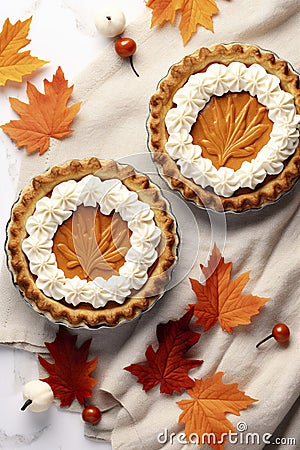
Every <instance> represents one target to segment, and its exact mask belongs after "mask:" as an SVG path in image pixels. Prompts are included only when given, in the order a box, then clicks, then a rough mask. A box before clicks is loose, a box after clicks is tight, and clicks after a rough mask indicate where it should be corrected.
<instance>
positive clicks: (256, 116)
mask: <svg viewBox="0 0 300 450" xmlns="http://www.w3.org/2000/svg"><path fill="white" fill-rule="evenodd" d="M255 108H256V109H255ZM204 111H205V113H203V114H200V116H199V118H198V121H197V127H198V129H199V130H201V134H202V136H203V137H204V138H203V139H201V141H200V145H201V146H203V147H205V149H206V151H207V152H208V153H209V154H210V155H213V156H215V157H216V158H217V164H216V166H217V168H219V167H221V166H225V165H226V163H227V161H228V160H229V158H243V157H244V158H245V157H247V156H251V155H254V154H255V152H256V151H257V149H256V141H257V140H258V139H259V138H261V136H262V135H263V134H264V133H265V132H266V131H267V130H268V129H269V125H268V124H266V123H262V120H263V118H264V116H265V114H266V112H265V111H266V110H265V107H264V106H262V105H258V109H257V100H256V99H255V98H254V97H251V96H249V99H248V101H247V102H246V103H245V104H244V106H243V107H242V108H241V109H240V111H237V108H236V105H235V102H234V101H233V99H232V96H231V95H227V96H226V101H223V102H221V101H220V99H218V98H216V97H212V99H211V104H210V108H209V109H207V110H204Z"/></svg>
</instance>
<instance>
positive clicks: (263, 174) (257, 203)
mask: <svg viewBox="0 0 300 450" xmlns="http://www.w3.org/2000/svg"><path fill="white" fill-rule="evenodd" d="M299 114H300V82H299V75H298V74H297V73H296V72H295V71H294V70H293V68H292V67H291V66H290V65H289V64H288V63H287V62H286V61H283V60H281V59H280V58H278V57H277V56H276V55H275V54H274V53H272V52H269V51H265V50H262V49H260V48H258V47H256V46H253V45H245V44H228V45H224V44H222V45H221V44H218V45H215V46H213V47H211V48H206V47H203V48H200V49H199V50H197V51H195V52H194V53H193V54H191V55H188V56H186V57H185V58H184V59H183V60H182V61H180V62H179V63H177V64H174V65H173V66H172V67H171V68H170V70H169V72H168V74H167V76H166V77H165V78H163V79H162V80H161V82H160V83H159V86H158V89H157V91H156V93H155V94H154V95H153V96H152V98H151V100H150V114H149V119H148V122H147V127H148V133H149V149H150V151H151V152H152V156H153V160H154V162H155V163H156V164H157V167H158V169H159V172H160V173H161V175H162V177H163V178H164V179H165V180H166V181H167V183H168V184H169V186H170V187H171V188H172V189H175V190H177V191H179V192H180V193H181V194H182V195H183V197H184V198H186V199H187V200H191V201H193V202H195V203H196V204H197V205H199V206H202V207H206V208H210V209H214V210H217V211H224V210H225V211H235V212H242V211H246V210H248V209H256V208H261V207H262V206H264V205H265V204H268V203H271V202H274V201H275V200H277V199H279V198H280V197H281V196H282V194H284V193H285V192H287V191H289V190H290V189H291V188H292V186H293V185H294V184H295V182H296V181H297V180H298V178H299V173H300V146H299V122H300V116H299Z"/></svg>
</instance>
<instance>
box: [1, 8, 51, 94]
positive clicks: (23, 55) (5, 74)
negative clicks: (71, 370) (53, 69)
mask: <svg viewBox="0 0 300 450" xmlns="http://www.w3.org/2000/svg"><path fill="white" fill-rule="evenodd" d="M31 20H32V17H30V18H29V19H27V20H24V22H22V21H21V20H18V21H17V22H16V23H15V24H14V25H13V24H11V23H10V21H9V19H6V21H5V22H4V24H3V28H2V32H1V33H0V86H4V85H5V84H6V82H7V81H8V80H11V81H18V82H20V81H22V78H23V76H24V75H29V74H31V73H32V72H33V71H34V70H36V69H38V68H39V67H41V66H43V65H44V64H46V63H47V62H48V61H43V60H41V59H38V58H37V57H35V56H31V55H30V51H29V50H26V51H23V52H20V50H21V48H23V47H25V46H26V45H28V44H29V42H30V39H27V35H28V32H29V28H30V24H31Z"/></svg>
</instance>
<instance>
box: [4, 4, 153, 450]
mask: <svg viewBox="0 0 300 450" xmlns="http://www.w3.org/2000/svg"><path fill="white" fill-rule="evenodd" d="M105 3H108V4H111V3H112V2H111V1H110V0H85V1H82V0H51V1H49V0H2V1H1V7H0V28H1V29H2V24H3V22H4V21H5V19H6V18H7V17H9V18H10V21H11V22H12V23H15V22H16V21H17V20H19V19H20V20H24V19H26V18H28V17H30V16H31V15H32V16H33V19H32V24H31V29H30V35H29V37H30V38H31V40H32V41H31V43H30V44H29V46H28V48H30V50H31V54H32V55H35V56H38V57H40V58H41V59H45V60H48V61H50V63H49V64H47V65H46V66H44V68H42V69H41V70H40V71H38V72H36V73H35V74H33V75H32V76H29V77H26V80H30V81H31V82H32V83H34V84H35V85H36V86H37V87H38V89H40V90H42V89H43V79H44V78H47V79H50V78H52V75H53V73H54V72H55V71H56V69H57V67H58V66H59V65H61V66H62V68H63V71H64V73H65V76H66V78H67V79H68V80H70V81H72V80H73V79H74V78H75V77H76V75H77V74H78V73H79V72H80V70H81V69H82V68H83V67H85V66H86V65H87V64H88V63H89V62H90V61H92V60H93V58H95V57H96V56H97V55H99V53H100V52H101V51H102V49H103V48H104V47H105V46H106V44H107V41H108V39H107V38H104V37H102V36H99V34H98V33H97V30H96V28H95V26H94V15H95V12H96V11H97V9H99V7H101V5H103V4H105ZM114 3H115V4H116V5H118V6H120V7H121V8H122V10H123V11H124V13H125V15H126V19H127V23H130V22H131V21H133V20H134V19H135V18H136V17H137V16H138V15H139V14H140V13H141V12H142V11H144V9H145V4H144V2H143V0H126V1H121V0H114ZM149 17H150V16H149ZM25 91H26V83H22V84H17V83H8V84H7V85H6V86H5V87H0V104H1V108H0V124H4V123H7V122H8V121H9V120H11V119H14V118H17V116H16V114H15V113H14V112H13V111H12V109H11V107H10V104H9V97H17V98H19V99H21V100H23V101H27V98H26V94H25ZM0 147H1V148H0V186H1V189H0V205H1V209H0V248H1V259H2V257H3V253H4V251H3V245H4V241H5V226H6V222H7V220H8V217H9V212H10V207H11V204H12V203H13V201H14V200H15V198H16V184H17V179H18V171H19V164H20V157H21V154H22V151H20V150H18V149H17V147H16V146H15V144H13V143H12V142H11V141H10V139H9V138H8V137H7V136H6V135H5V134H4V133H3V132H2V131H1V130H0ZM29 157H30V156H29ZM0 360H1V383H0V400H1V413H0V448H1V449H17V448H21V449H24V450H25V449H30V450H34V449H35V450H40V449H43V450H50V449H51V450H56V449H60V450H70V449H86V450H89V449H95V448H96V447H97V448H99V449H101V450H108V449H110V448H111V447H110V445H109V444H108V443H99V442H95V441H90V440H88V439H86V438H84V436H83V423H82V422H81V418H80V415H78V414H74V413H70V412H67V411H61V410H57V409H56V407H55V406H52V407H51V408H50V410H49V411H47V412H45V413H39V414H36V413H31V412H29V411H26V412H21V411H20V407H21V406H22V385H23V384H24V383H25V382H26V381H29V380H30V379H35V378H38V375H37V362H36V357H35V356H34V355H31V354H29V353H27V352H23V351H19V350H15V349H11V348H8V347H5V346H0Z"/></svg>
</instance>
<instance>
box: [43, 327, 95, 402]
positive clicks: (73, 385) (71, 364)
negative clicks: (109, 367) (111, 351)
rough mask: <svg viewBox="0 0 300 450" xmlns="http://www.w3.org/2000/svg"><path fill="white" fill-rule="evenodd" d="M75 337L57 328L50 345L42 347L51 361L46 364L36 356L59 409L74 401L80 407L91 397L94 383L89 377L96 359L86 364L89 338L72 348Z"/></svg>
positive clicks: (63, 329) (48, 343)
mask: <svg viewBox="0 0 300 450" xmlns="http://www.w3.org/2000/svg"><path fill="white" fill-rule="evenodd" d="M76 341H77V336H74V335H72V334H70V333H69V332H68V331H67V330H66V328H65V327H63V326H61V327H60V328H59V331H58V333H57V335H56V339H55V340H54V341H53V342H46V343H45V345H46V347H47V349H48V350H49V352H50V354H51V355H52V357H53V359H54V364H51V363H49V362H48V361H47V360H46V359H44V358H43V357H42V356H40V355H39V362H40V364H41V365H42V366H43V367H44V369H46V370H47V372H48V373H49V377H48V378H44V379H43V380H42V381H46V382H47V383H48V384H49V385H50V386H51V388H52V390H53V393H54V397H55V398H58V399H60V406H70V405H71V403H72V402H73V400H74V399H75V398H77V400H78V401H79V403H80V404H81V405H83V404H84V399H86V398H89V397H91V395H92V388H93V386H95V384H97V381H96V380H95V379H94V378H92V377H91V376H90V374H91V373H92V372H93V371H94V370H95V369H96V366H97V358H94V359H92V360H91V361H87V358H88V352H89V348H90V344H91V339H89V340H87V341H85V342H84V343H83V344H82V345H81V347H80V348H78V349H76V347H75V346H76Z"/></svg>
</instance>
